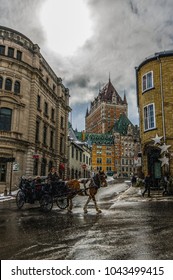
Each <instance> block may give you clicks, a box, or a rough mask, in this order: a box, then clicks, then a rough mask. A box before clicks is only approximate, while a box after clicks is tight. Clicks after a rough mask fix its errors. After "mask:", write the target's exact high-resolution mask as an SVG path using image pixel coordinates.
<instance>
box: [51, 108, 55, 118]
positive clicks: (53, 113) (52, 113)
mask: <svg viewBox="0 0 173 280" xmlns="http://www.w3.org/2000/svg"><path fill="white" fill-rule="evenodd" d="M54 119H55V109H53V108H52V110H51V120H52V121H54Z"/></svg>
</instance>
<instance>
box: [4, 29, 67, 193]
mask: <svg viewBox="0 0 173 280" xmlns="http://www.w3.org/2000/svg"><path fill="white" fill-rule="evenodd" d="M70 110H71V109H70V107H69V90H68V89H67V88H65V86H64V85H63V84H62V80H61V78H59V77H57V75H56V74H55V73H54V71H53V70H52V69H51V67H50V66H49V64H48V63H47V62H46V60H45V59H44V57H43V56H42V54H41V52H40V48H39V46H38V45H37V44H34V43H33V42H32V41H31V40H30V39H29V38H27V37H26V36H24V35H23V34H21V33H19V32H17V31H15V30H12V29H10V28H6V27H2V26H0V189H1V190H3V189H4V188H7V189H8V190H11V187H12V186H13V185H14V184H16V183H17V181H18V178H19V177H20V176H21V175H24V174H25V175H28V176H32V175H45V174H47V173H48V170H49V169H50V167H51V166H52V165H55V166H56V167H57V168H58V169H59V168H60V169H61V172H62V173H63V174H64V176H66V173H67V161H68V152H67V149H68V146H67V142H68V114H69V111H70Z"/></svg>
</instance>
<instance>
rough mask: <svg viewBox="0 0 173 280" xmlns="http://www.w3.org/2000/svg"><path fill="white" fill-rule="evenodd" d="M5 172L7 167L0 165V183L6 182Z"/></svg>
mask: <svg viewBox="0 0 173 280" xmlns="http://www.w3.org/2000/svg"><path fill="white" fill-rule="evenodd" d="M6 171H7V165H6V164H4V163H0V182H5V181H6Z"/></svg>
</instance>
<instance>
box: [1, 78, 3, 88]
mask: <svg viewBox="0 0 173 280" xmlns="http://www.w3.org/2000/svg"><path fill="white" fill-rule="evenodd" d="M2 85H3V78H2V77H0V89H2Z"/></svg>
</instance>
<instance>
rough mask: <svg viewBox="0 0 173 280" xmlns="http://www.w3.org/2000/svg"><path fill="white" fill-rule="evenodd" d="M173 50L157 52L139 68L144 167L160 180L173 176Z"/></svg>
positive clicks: (139, 102)
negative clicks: (167, 174) (165, 175)
mask: <svg viewBox="0 0 173 280" xmlns="http://www.w3.org/2000/svg"><path fill="white" fill-rule="evenodd" d="M172 69H173V51H164V52H159V53H155V54H154V55H152V56H151V57H149V58H147V59H145V60H144V61H143V62H142V63H141V64H140V65H139V66H138V67H136V81H137V101H138V108H139V117H140V137H141V145H142V160H143V162H142V166H143V171H144V173H145V174H146V173H148V172H149V173H151V175H152V177H153V178H154V179H155V180H156V181H157V180H159V179H160V178H161V176H162V175H163V174H164V173H165V172H169V173H170V174H172V175H173V159H172V155H173V114H172V112H173V71H172Z"/></svg>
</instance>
